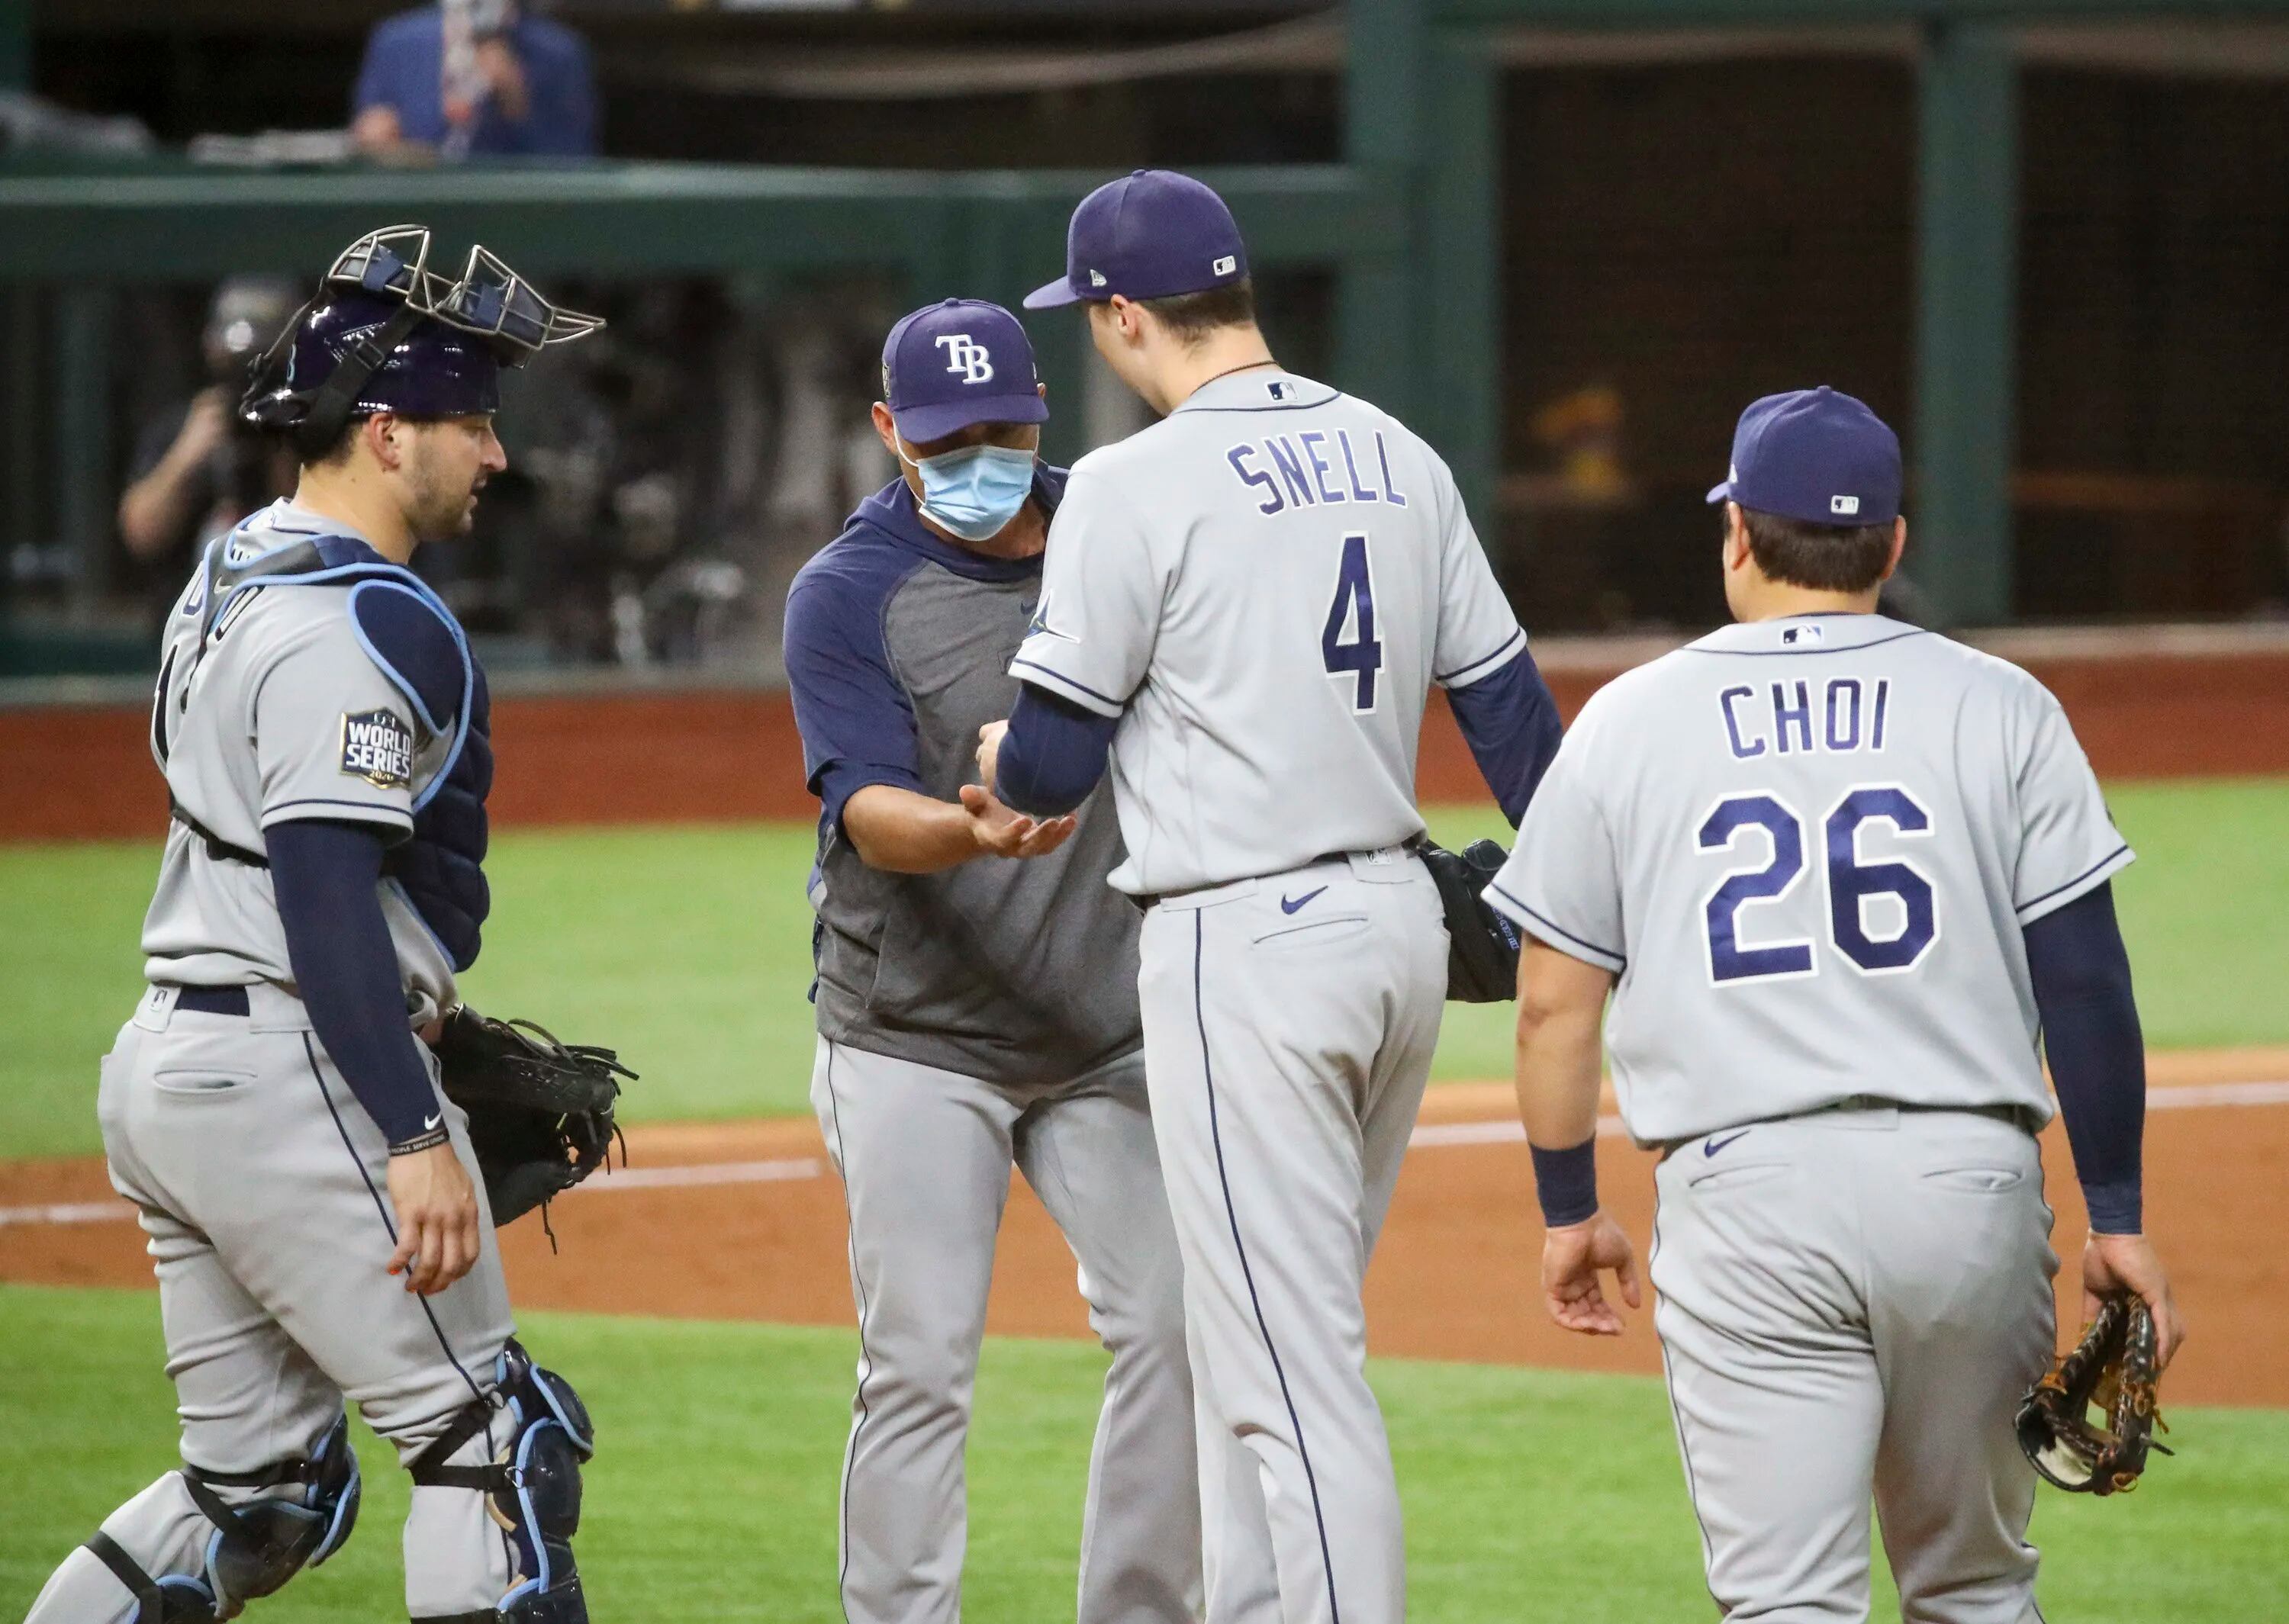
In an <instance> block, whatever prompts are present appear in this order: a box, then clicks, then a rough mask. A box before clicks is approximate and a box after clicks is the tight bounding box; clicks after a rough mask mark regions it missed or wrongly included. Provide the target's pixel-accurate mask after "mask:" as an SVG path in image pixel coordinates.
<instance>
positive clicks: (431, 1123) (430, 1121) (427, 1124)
mask: <svg viewBox="0 0 2289 1624" xmlns="http://www.w3.org/2000/svg"><path fill="white" fill-rule="evenodd" d="M444 1119H445V1113H444V1112H443V1111H439V1112H438V1113H437V1114H436V1115H435V1116H434V1117H431V1118H427V1120H425V1121H424V1122H423V1123H422V1124H421V1131H422V1132H423V1133H425V1134H426V1133H428V1132H429V1131H430V1130H431V1129H432V1128H435V1126H437V1125H438V1124H439V1123H440V1122H443V1120H444Z"/></svg>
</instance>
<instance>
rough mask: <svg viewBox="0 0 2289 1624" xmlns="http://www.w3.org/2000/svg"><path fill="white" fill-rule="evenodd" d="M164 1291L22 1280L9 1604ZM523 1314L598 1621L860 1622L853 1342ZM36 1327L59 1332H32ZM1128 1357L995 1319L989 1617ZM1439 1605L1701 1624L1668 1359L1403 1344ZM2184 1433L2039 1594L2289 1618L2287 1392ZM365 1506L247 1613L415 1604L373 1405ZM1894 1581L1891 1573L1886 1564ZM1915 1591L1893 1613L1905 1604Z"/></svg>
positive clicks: (139, 1417)
mask: <svg viewBox="0 0 2289 1624" xmlns="http://www.w3.org/2000/svg"><path fill="white" fill-rule="evenodd" d="M153 1310H154V1303H153V1300H152V1299H151V1297H150V1296H149V1295H148V1294H142V1293H132V1292H100V1291H73V1292H66V1291H48V1290H40V1289H35V1288H28V1287H21V1286H17V1287H5V1286H0V1324H4V1325H6V1326H7V1327H8V1344H9V1348H10V1350H11V1353H12V1356H13V1357H11V1358H10V1359H8V1360H6V1361H4V1362H0V1416H5V1417H6V1418H7V1425H6V1426H5V1427H0V1618H5V1619H13V1618H16V1617H19V1616H20V1615H21V1613H22V1612H23V1610H24V1609H25V1607H27V1606H28V1604H30V1601H31V1598H32V1596H33V1594H34V1593H35V1592H36V1590H37V1589H38V1588H39V1586H40V1584H41V1582H42V1581H43V1580H44V1579H45V1577H46V1574H47V1572H48V1570H49V1568H50V1567H52V1565H53V1564H55V1563H56V1562H57V1561H58V1560H60V1558H61V1557H62V1556H63V1554H64V1553H65V1552H66V1551H68V1549H69V1548H71V1546H72V1545H73V1544H74V1543H75V1542H76V1541H77V1540H81V1539H84V1538H85V1537H86V1534H87V1532H88V1531H89V1530H90V1529H92V1527H93V1526H94V1525H95V1524H96V1522H97V1521H98V1520H99V1519H100V1518H101V1517H103V1516H104V1515H105V1514H106V1513H107V1512H108V1511H109V1510H110V1509H111V1508H112V1507H113V1506H114V1505H116V1503H117V1502H118V1501H122V1500H124V1499H125V1498H126V1497H127V1495H129V1494H130V1493H133V1492H134V1491H136V1490H138V1489H140V1488H141V1487H142V1485H144V1484H146V1483H147V1482H148V1481H149V1480H150V1479H151V1478H152V1477H155V1476H156V1474H157V1473H158V1472H160V1471H163V1470H164V1469H166V1468H167V1467H168V1466H169V1465H171V1438H172V1430H171V1415H170V1413H169V1395H168V1391H167V1388H166V1384H165V1382H164V1380H163V1379H162V1378H161V1376H160V1375H159V1373H158V1369H159V1357H160V1349H159V1338H158V1322H157V1316H156V1313H155V1312H154V1311H153ZM526 1334H527V1336H528V1338H529V1340H530V1342H531V1344H532V1345H533V1347H534V1348H535V1349H538V1350H540V1352H541V1353H542V1355H543V1357H545V1358H546V1359H547V1360H548V1361H549V1362H550V1363H552V1364H555V1365H561V1366H562V1368H563V1369H565V1370H566V1371H567V1372H570V1373H577V1380H578V1383H579V1386H580V1388H581V1389H582V1391H583V1393H584V1394H585V1395H586V1397H587V1399H588V1402H589V1404H590V1406H591V1408H592V1409H593V1410H594V1413H595V1416H596V1421H597V1429H598V1453H597V1456H596V1459H595V1461H594V1463H593V1464H592V1465H591V1467H590V1468H589V1471H588V1477H587V1483H588V1497H587V1509H586V1516H585V1517H584V1519H583V1522H582V1526H581V1532H580V1540H579V1554H580V1566H581V1572H583V1573H584V1574H585V1575H586V1582H587V1586H588V1589H589V1594H590V1596H592V1598H593V1607H594V1613H595V1616H596V1617H597V1618H599V1619H602V1620H756V1621H757V1624H762V1621H765V1620H768V1621H769V1624H832V1621H833V1620H839V1619H840V1618H841V1612H840V1609H839V1608H838V1607H837V1605H836V1603H835V1597H834V1586H833V1571H834V1499H835V1485H836V1482H837V1469H838V1467H839V1464H840V1460H841V1441H842V1429H843V1427H844V1425H845V1419H846V1417H847V1415H848V1410H847V1405H848V1402H849V1382H850V1379H851V1369H852V1362H853V1360H854V1358H855V1357H856V1352H857V1347H856V1340H855V1338H854V1337H853V1336H852V1335H851V1334H850V1333H847V1332H834V1331H818V1330H807V1329H794V1328H786V1327H778V1326H769V1325H707V1324H693V1323H688V1322H677V1321H659V1320H641V1319H615V1318H599V1317H586V1316H584V1317H568V1316H555V1315H539V1316H532V1317H530V1322H529V1323H528V1325H526ZM28 1352H29V1353H31V1355H32V1357H25V1356H26V1354H27V1353H28ZM1103 1374H1104V1359H1103V1356H1102V1355H1100V1354H1098V1353H1097V1351H1096V1350H1095V1349H1091V1348H1089V1347H1086V1346H1083V1345H1081V1344H1077V1343H1065V1342H1029V1341H992V1342H989V1343H988V1345H987V1349H986V1355H985V1365H984V1368H983V1370H982V1371H981V1373H980V1375H979V1378H978V1382H977V1421H976V1424H975V1426H974V1428H973V1429H972V1433H971V1439H970V1445H969V1471H970V1485H971V1502H970V1529H971V1534H970V1562H969V1574H968V1578H967V1580H966V1581H965V1586H964V1597H963V1599H964V1602H965V1611H966V1614H967V1616H969V1617H971V1618H974V1619H978V1620H1053V1619H1056V1618H1057V1617H1058V1616H1060V1614H1061V1613H1062V1616H1065V1617H1067V1618H1070V1617H1071V1616H1072V1607H1073V1599H1072V1598H1073V1572H1074V1562H1075V1558H1076V1553H1077V1551H1078V1549H1079V1547H1080V1541H1081V1489H1082V1474H1083V1471H1084V1469H1085V1466H1086V1462H1087V1459H1088V1451H1089V1431H1090V1427H1091V1425H1092V1421H1093V1418H1094V1414H1095V1409H1096V1404H1097V1386H1098V1383H1099V1382H1100V1381H1102V1380H1103ZM1373 1375H1374V1379H1375V1385H1376V1391H1377V1393H1378V1394H1379V1395H1380V1396H1381V1397H1382V1399H1383V1403H1384V1410H1385V1413H1386V1414H1387V1415H1388V1417H1389V1421H1390V1427H1391V1433H1392V1445H1393V1447H1394V1448H1395V1450H1396V1451H1397V1454H1398V1461H1399V1476H1400V1485H1401V1486H1402V1488H1403V1490H1404V1492H1405V1494H1406V1499H1407V1514H1408V1553H1409V1576H1410V1584H1409V1591H1410V1606H1411V1610H1412V1612H1413V1615H1414V1616H1415V1617H1416V1618H1419V1619H1422V1620H1426V1621H1427V1624H1512V1621H1513V1620H1521V1619H1551V1620H1567V1624H1663V1621H1666V1620H1685V1621H1688V1624H1703V1621H1704V1620H1707V1619H1708V1618H1709V1617H1710V1611H1711V1610H1710V1604H1709V1599H1708V1596H1707V1593H1706V1592H1705V1591H1704V1590H1703V1588H1702V1584H1701V1572H1700V1556H1699V1550H1700V1548H1699V1544H1698V1540H1697V1538H1696V1536H1695V1532H1694V1527H1693V1522H1692V1514H1691V1512H1690V1510H1689V1509H1688V1508H1687V1503H1686V1499H1685V1492H1684V1488H1683V1482H1682V1478H1681V1477H1680V1474H1679V1470H1678V1465H1677V1458H1676V1451H1675V1447H1674V1445H1672V1444H1671V1438H1670V1430H1669V1421H1668V1416H1667V1411H1666V1408H1665V1406H1664V1405H1663V1399H1662V1394H1661V1388H1660V1385H1659V1383H1657V1382H1655V1381H1650V1380H1647V1379H1641V1378H1635V1377H1615V1376H1581V1375H1566V1374H1558V1373H1547V1372H1538V1371H1525V1370H1505V1369H1492V1368H1486V1367H1481V1366H1474V1365H1431V1364H1416V1363H1408V1362H1402V1361H1384V1362H1381V1363H1378V1364H1377V1365H1376V1366H1375V1367H1374V1370H1373ZM2171 1425H2172V1427H2173V1429H2174V1430H2173V1435H2172V1436H2173V1440H2174V1441H2175V1442H2176V1443H2177V1444H2178V1445H2180V1447H2181V1451H2182V1453H2181V1454H2180V1456H2179V1457H2178V1459H2176V1460H2174V1461H2163V1462H2160V1463H2159V1465H2158V1466H2157V1471H2156V1476H2157V1478H2158V1479H2159V1481H2157V1483H2155V1484H2153V1485H2149V1488H2148V1490H2147V1492H2145V1493H2141V1494H2140V1495H2139V1496H2137V1498H2136V1499H2135V1500H2134V1501H2129V1502H2126V1503H2124V1502H2109V1501H2092V1500H2087V1499H2079V1498H2070V1497H2068V1496H2065V1495H2060V1494H2052V1493H2047V1492H2046V1493H2045V1495H2044V1497H2043V1500H2042V1501H2041V1502H2040V1506H2039V1509H2038V1512H2037V1515H2036V1522H2035V1530H2034V1536H2035V1539H2036V1540H2037V1541H2038V1543H2039V1544H2040V1545H2041V1546H2042V1547H2043V1548H2044V1550H2045V1552H2046V1563H2045V1566H2044V1575H2045V1577H2044V1580H2043V1587H2042V1589H2043V1596H2044V1602H2045V1605H2046V1608H2047V1609H2048V1610H2049V1612H2050V1613H2051V1616H2052V1617H2053V1618H2054V1619H2059V1620H2073V1621H2074V1624H2183V1621H2185V1620H2204V1621H2205V1624H2228V1621H2229V1620H2246V1621H2248V1624H2259V1621H2261V1620H2278V1619H2281V1618H2283V1617H2285V1616H2289V1564H2284V1563H2283V1562H2282V1561H2281V1560H2280V1549H2279V1517H2280V1508H2281V1507H2282V1506H2283V1505H2284V1504H2285V1502H2289V1415H2282V1414H2271V1413H2250V1412H2245V1411H2198V1410H2187V1411H2173V1412H2172V1413H2171ZM360 1438H361V1443H362V1446H363V1453H364V1460H365V1465H366V1481H367V1485H368V1487H367V1492H366V1500H365V1507H364V1511H363V1515H362V1517H361V1518H360V1525H359V1529H358V1532H357V1534H356V1536H355V1538H354V1539H353V1540H351V1541H350V1543H349V1544H348V1546H347V1547H346V1548H344V1550H343V1551H342V1553H341V1555H340V1556H339V1557H337V1558H336V1559H335V1560H334V1561H332V1562H331V1563H329V1564H327V1565H326V1566H325V1567H323V1569H320V1570H318V1571H316V1572H311V1573H306V1574H304V1575H303V1576H302V1577H300V1578H299V1579H298V1580H295V1582H294V1583H293V1584H292V1585H291V1586H290V1587H289V1588H287V1589H286V1590H284V1591H283V1592H282V1593H281V1594H280V1595H279V1596H275V1597H274V1598H273V1599H271V1600H270V1601H267V1602H265V1603H261V1604H258V1605H257V1606H256V1607H255V1609H254V1610H253V1612H251V1614H250V1616H251V1617H252V1618H255V1619H258V1620H265V1621H266V1624H302V1621H305V1620H308V1621H311V1624H315V1621H317V1620H353V1619H357V1620H373V1619H388V1618H402V1617H403V1602H402V1599H401V1596H400V1591H399V1583H400V1581H399V1578H398V1572H399V1569H398V1542H397V1536H396V1525H397V1523H398V1521H399V1519H400V1518H401V1517H403V1513H404V1506H405V1496H406V1486H405V1478H404V1477H403V1474H402V1473H400V1472H398V1471H397V1470H395V1468H394V1466H393V1464H392V1463H391V1462H390V1461H389V1460H388V1459H387V1455H386V1454H385V1453H383V1452H382V1451H381V1450H380V1449H379V1446H378V1445H376V1444H375V1441H374V1440H373V1439H372V1437H371V1436H369V1435H366V1434H364V1433H363V1429H361V1430H360ZM1879 1595H1881V1596H1883V1597H1884V1599H1885V1603H1886V1604H1889V1590H1888V1586H1887V1585H1886V1586H1883V1587H1880V1588H1879ZM1894 1616H1896V1612H1894Z"/></svg>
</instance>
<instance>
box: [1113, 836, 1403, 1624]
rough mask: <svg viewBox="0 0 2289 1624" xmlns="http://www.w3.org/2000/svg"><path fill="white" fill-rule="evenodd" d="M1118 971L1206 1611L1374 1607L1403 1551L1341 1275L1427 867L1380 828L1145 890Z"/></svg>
mask: <svg viewBox="0 0 2289 1624" xmlns="http://www.w3.org/2000/svg"><path fill="white" fill-rule="evenodd" d="M1138 986H1139V988H1140V990H1141V992H1142V999H1143V1009H1144V1016H1145V1056H1146V1063H1147V1068H1148V1075H1149V1077H1150V1079H1151V1084H1152V1126H1153V1128H1154V1131H1155V1132H1156V1133H1157V1134H1159V1136H1160V1165H1161V1168H1162V1171H1163V1174H1164V1175H1165V1176H1166V1178H1167V1180H1168V1199H1169V1206H1170V1207H1171V1209H1172V1210H1173V1211H1174V1213H1175V1214H1176V1238H1177V1240H1178V1243H1179V1244H1180V1245H1181V1246H1183V1248H1184V1312H1185V1318H1186V1323H1187V1325H1188V1328H1189V1335H1190V1346H1191V1353H1192V1381H1193V1386H1194V1389H1195V1390H1196V1391H1197V1393H1198V1395H1199V1407H1200V1502H1201V1510H1202V1513H1203V1518H1204V1524H1205V1526H1206V1529H1207V1532H1208V1540H1207V1549H1206V1575H1207V1580H1208V1619H1209V1620H1211V1621H1212V1624H1270V1621H1271V1620H1279V1621H1280V1624H1392V1621H1394V1620H1399V1619H1401V1618H1403V1617H1404V1616H1405V1612H1406V1592H1407V1564H1406V1554H1405V1549H1404V1542H1403V1538H1402V1533H1401V1529H1400V1509H1399V1492H1398V1485H1397V1482H1396V1480H1395V1477H1394V1476H1393V1473H1392V1462H1391V1446H1390V1443H1389V1440H1388V1438H1387V1437H1385V1435H1384V1426H1383V1413H1382V1411H1381V1409H1380V1408H1379V1407H1378V1406H1377V1405H1376V1399H1375V1394H1374V1393H1373V1392H1372V1391H1371V1390H1370V1389H1368V1383H1367V1375H1366V1360H1367V1314H1366V1310H1365V1308H1364V1306H1363V1305H1362V1302H1361V1297H1360V1294H1361V1291H1362V1289H1363V1288H1364V1286H1365V1282H1366V1277H1367V1267H1368V1258H1369V1256H1370V1255H1371V1254H1373V1252H1374V1250H1375V1242H1376V1236H1377V1234H1378V1233H1379V1232H1380V1231H1381V1230H1382V1227H1383V1221H1384V1214H1385V1213H1386V1212H1387V1211H1388V1210H1389V1207H1390V1205H1391V1195H1392V1189H1393V1187H1394V1186H1395V1185H1396V1184H1397V1183H1398V1182H1399V1169H1400V1159H1401V1158H1403V1157H1404V1155H1405V1154H1406V1150H1407V1142H1408V1137H1409V1135H1410V1134H1412V1133H1413V1132H1414V1127H1415V1115H1416V1109H1417V1108H1418V1107H1419V1106H1420V1105H1421V1103H1422V1099H1423V1088H1424V1083H1425V1082H1426V1081H1428V1080H1429V1078H1430V1073H1431V1056H1432V1050H1433V1049H1434V1048H1435V1047H1437V1045H1438V1041H1439V1022H1440V1015H1442V1013H1443V1012H1444V1010H1445V1007H1446V996H1447V930H1446V923H1445V919H1444V915H1443V913H1442V912H1441V910H1440V904H1439V896H1438V889H1437V888H1436V887H1435V886H1434V885H1433V884H1432V880H1431V877H1430V873H1429V871H1427V870H1426V869H1424V866H1423V864H1421V863H1419V862H1417V861H1416V860H1415V859H1414V858H1413V857H1412V856H1406V855H1405V854H1403V853H1400V852H1397V851H1392V852H1386V853H1378V854H1375V855H1373V856H1352V857H1348V858H1343V859H1338V860H1336V861H1335V862H1331V863H1320V864H1311V865H1308V866H1306V867H1304V868H1301V869H1297V870H1296V871H1294V872H1291V873H1288V874H1282V875H1273V876H1270V877H1267V878H1265V879H1262V880H1243V881H1240V882H1239V883H1237V884H1234V885H1228V886H1220V887H1216V888H1212V889H1209V890H1205V891H1197V892H1192V893H1190V894H1188V895H1185V896H1176V897H1171V898H1168V899H1165V900H1163V901H1161V902H1160V903H1159V904H1157V905H1156V906H1155V907H1154V908H1153V909H1152V911H1151V912H1149V913H1148V914H1147V915H1146V916H1145V933H1144V941H1143V967H1142V971H1141V975H1140V978H1139V982H1138Z"/></svg>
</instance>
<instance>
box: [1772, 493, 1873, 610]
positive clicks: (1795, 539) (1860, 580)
mask: <svg viewBox="0 0 2289 1624" xmlns="http://www.w3.org/2000/svg"><path fill="white" fill-rule="evenodd" d="M1741 518H1742V520H1743V521H1744V522H1745V523H1746V524H1747V525H1748V527H1749V555H1750V556H1751V558H1753V559H1755V560H1756V561H1757V568H1758V569H1761V570H1763V571H1764V572H1765V576H1766V578H1767V579H1768V580H1774V581H1778V582H1780V583H1782V584H1783V585H1788V586H1805V587H1809V588H1811V589H1812V590H1814V591H1815V592H1872V591H1873V590H1875V588H1876V587H1877V586H1878V585H1879V584H1880V583H1881V582H1882V581H1883V578H1884V566H1885V565H1886V564H1887V563H1889V562H1890V561H1891V558H1892V521H1890V520H1888V519H1887V520H1886V521H1884V522H1883V523H1881V524H1814V523H1812V522H1810V521H1807V520H1803V519H1791V518H1789V517H1787V516H1786V515H1785V514H1782V513H1759V512H1758V511H1757V510H1756V509H1755V508H1753V507H1744V508H1743V509H1742V510H1741Z"/></svg>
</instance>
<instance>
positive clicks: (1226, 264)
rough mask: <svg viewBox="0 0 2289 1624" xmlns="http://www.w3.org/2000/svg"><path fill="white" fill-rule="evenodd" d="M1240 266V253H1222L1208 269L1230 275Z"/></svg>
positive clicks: (1222, 274)
mask: <svg viewBox="0 0 2289 1624" xmlns="http://www.w3.org/2000/svg"><path fill="white" fill-rule="evenodd" d="M1239 268H1240V256H1239V255H1238V254H1220V255H1218V256H1217V257H1216V261H1215V263H1213V264H1212V265H1210V266H1209V267H1208V269H1209V270H1210V271H1211V272H1213V273H1214V274H1215V275H1218V276H1229V275H1232V273H1233V272H1234V271H1236V270H1238V269H1239Z"/></svg>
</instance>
